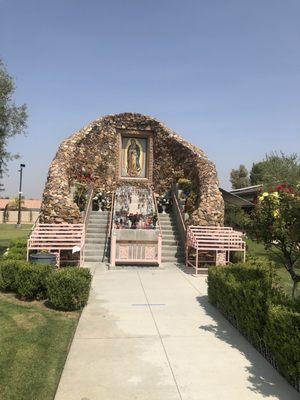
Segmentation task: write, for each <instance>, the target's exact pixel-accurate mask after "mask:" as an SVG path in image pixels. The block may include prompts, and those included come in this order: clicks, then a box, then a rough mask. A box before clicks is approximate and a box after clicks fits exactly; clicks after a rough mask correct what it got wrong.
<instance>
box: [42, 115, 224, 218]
mask: <svg viewBox="0 0 300 400" xmlns="http://www.w3.org/2000/svg"><path fill="white" fill-rule="evenodd" d="M120 132H124V133H126V132H135V133H136V134H138V135H141V136H143V134H146V133H148V134H149V133H150V134H151V135H152V138H153V154H152V157H153V173H152V177H151V179H150V180H149V181H148V182H142V183H138V182H135V183H134V184H139V185H150V186H151V187H152V188H153V189H154V191H155V192H156V193H159V194H160V195H164V194H165V193H166V192H167V191H169V190H170V188H171V186H172V183H173V182H174V177H175V176H177V175H178V174H182V175H184V176H185V177H186V178H189V179H191V180H192V181H193V183H194V187H195V188H196V191H197V195H198V204H197V209H196V210H195V212H194V213H193V215H192V217H191V220H190V222H191V223H194V224H203V225H222V224H223V215H224V204H223V199H222V196H221V193H220V191H219V185H218V184H219V182H218V177H217V173H216V169H215V166H214V164H213V163H212V162H211V161H209V160H208V158H207V156H206V155H205V154H204V152H203V151H202V150H200V149H199V148H197V147H196V146H194V145H192V144H190V143H188V142H187V141H186V140H184V139H183V138H182V137H180V136H179V135H177V134H176V133H175V132H173V131H171V130H170V129H169V128H167V127H166V126H164V125H163V124H162V123H160V122H159V121H157V120H156V119H154V118H151V117H148V116H144V115H141V114H133V113H123V114H117V115H108V116H106V117H103V118H100V119H98V120H95V121H94V122H92V123H90V124H89V125H87V126H86V127H84V128H83V129H81V130H80V131H79V132H77V133H75V134H74V135H72V136H71V137H69V138H68V139H66V140H65V141H64V142H63V143H62V144H61V145H60V147H59V149H58V151H57V153H56V156H55V157H54V159H53V161H52V163H51V165H50V168H49V173H48V178H47V182H46V185H45V190H44V193H43V202H42V208H41V221H42V222H48V223H53V222H55V223H60V222H70V223H77V222H80V221H81V216H80V212H79V209H78V207H77V205H76V204H75V203H74V202H73V196H72V187H73V186H74V183H75V182H76V181H78V180H79V181H80V176H81V175H82V171H83V169H85V170H86V171H87V172H88V173H89V174H92V181H93V185H94V190H95V191H98V190H102V191H105V192H108V193H109V192H113V191H114V190H115V189H116V188H117V187H118V186H119V185H121V184H124V180H120V179H119V173H118V168H117V166H118V162H119V151H120V142H119V140H120V139H119V133H120Z"/></svg>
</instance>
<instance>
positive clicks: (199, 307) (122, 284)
mask: <svg viewBox="0 0 300 400" xmlns="http://www.w3.org/2000/svg"><path fill="white" fill-rule="evenodd" d="M205 279H206V278H205V276H198V277H194V276H192V275H189V274H186V273H184V272H183V271H181V270H179V269H178V268H176V267H175V266H172V265H169V266H165V267H164V268H163V269H161V270H155V269H146V268H138V269H127V270H114V271H104V270H101V269H100V268H99V269H96V271H95V273H94V277H93V282H92V292H91V296H90V301H89V304H88V306H87V307H86V308H85V309H84V311H83V313H82V316H81V318H80V321H79V325H78V327H77V331H76V334H75V337H74V340H73V343H72V346H71V350H70V353H69V356H68V359H67V362H66V365H65V369H64V371H63V375H62V379H61V381H60V384H59V387H58V391H57V394H56V398H55V399H56V400H134V399H138V400H224V399H230V400H248V399H249V400H252V399H268V400H271V399H282V400H294V399H298V400H299V397H300V396H299V394H298V393H297V392H296V391H295V390H294V389H293V388H292V387H290V386H289V385H288V384H287V383H286V382H285V380H284V379H283V378H282V377H281V376H280V375H279V374H278V373H277V372H276V371H275V370H274V369H273V368H272V367H271V366H270V365H269V364H268V363H267V361H265V360H264V358H263V357H262V356H261V355H260V354H259V353H258V352H257V351H256V350H254V348H253V347H252V346H251V345H250V344H249V343H248V342H247V341H246V340H245V339H244V338H243V337H242V336H241V335H240V334H239V333H238V332H237V331H236V330H235V329H234V328H233V327H232V326H231V325H230V324H229V323H228V322H227V321H226V320H225V319H224V318H223V317H222V316H221V315H220V314H219V312H218V311H217V310H215V309H214V307H212V306H211V305H210V304H209V303H208V301H207V297H206V283H205Z"/></svg>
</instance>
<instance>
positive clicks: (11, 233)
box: [0, 224, 32, 248]
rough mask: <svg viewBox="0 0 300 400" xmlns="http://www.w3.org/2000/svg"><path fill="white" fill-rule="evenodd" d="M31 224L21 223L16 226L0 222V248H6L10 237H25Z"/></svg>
mask: <svg viewBox="0 0 300 400" xmlns="http://www.w3.org/2000/svg"><path fill="white" fill-rule="evenodd" d="M31 227H32V225H22V226H21V228H16V225H15V224H0V248H6V247H8V246H9V243H10V241H11V240H12V239H19V238H26V237H27V236H28V234H29V232H30V230H31Z"/></svg>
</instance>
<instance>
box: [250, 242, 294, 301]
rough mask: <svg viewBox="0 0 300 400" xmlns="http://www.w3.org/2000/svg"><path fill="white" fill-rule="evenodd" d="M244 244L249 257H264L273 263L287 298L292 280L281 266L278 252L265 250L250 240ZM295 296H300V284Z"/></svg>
mask: <svg viewBox="0 0 300 400" xmlns="http://www.w3.org/2000/svg"><path fill="white" fill-rule="evenodd" d="M246 242H247V252H248V254H251V255H254V256H257V257H266V258H268V259H270V260H272V261H274V263H275V265H276V272H277V275H278V276H279V278H280V282H281V285H282V288H283V289H284V291H285V292H286V293H287V294H288V295H289V296H291V293H292V286H293V282H292V279H291V277H290V275H289V273H288V272H287V270H286V269H285V268H284V266H283V265H282V262H281V260H280V257H279V253H278V251H276V249H272V250H266V249H265V248H264V246H263V244H261V243H256V242H254V241H252V240H250V239H247V240H246ZM299 273H300V271H299ZM296 296H297V297H299V296H300V284H299V285H298V289H297V291H296Z"/></svg>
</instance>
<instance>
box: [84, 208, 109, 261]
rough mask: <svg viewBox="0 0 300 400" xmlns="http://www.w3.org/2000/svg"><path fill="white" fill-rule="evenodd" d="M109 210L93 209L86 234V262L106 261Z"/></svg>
mask: <svg viewBox="0 0 300 400" xmlns="http://www.w3.org/2000/svg"><path fill="white" fill-rule="evenodd" d="M108 224H109V211H102V212H99V211H91V213H90V216H89V219H88V222H87V229H86V234H85V248H84V264H85V265H88V264H90V263H99V262H106V261H107V257H108V253H109V247H110V246H109V243H108V238H107V234H108Z"/></svg>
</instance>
